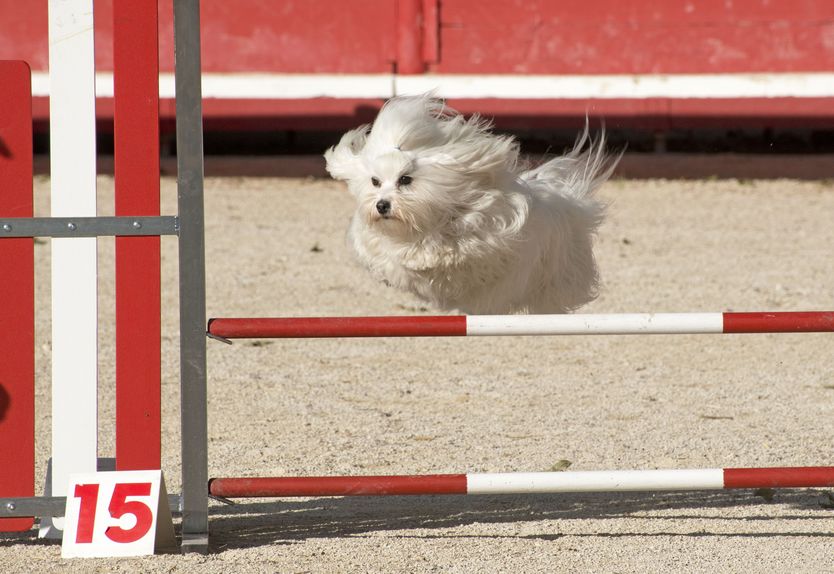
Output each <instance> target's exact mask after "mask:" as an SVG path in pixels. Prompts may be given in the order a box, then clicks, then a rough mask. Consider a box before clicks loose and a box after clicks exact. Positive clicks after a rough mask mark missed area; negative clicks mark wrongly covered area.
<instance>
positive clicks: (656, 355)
mask: <svg viewBox="0 0 834 574" xmlns="http://www.w3.org/2000/svg"><path fill="white" fill-rule="evenodd" d="M99 184H100V186H99V189H100V195H101V199H100V206H101V212H102V214H107V213H108V211H107V210H108V209H111V207H110V206H111V205H112V185H113V184H112V178H111V177H109V176H101V178H100V180H99ZM48 189H49V181H48V179H47V178H46V177H45V176H38V177H36V197H37V201H38V206H39V207H38V210H39V211H40V214H41V215H45V214H47V212H48ZM162 194H163V204H164V211H165V212H166V213H174V212H175V203H176V186H175V181H174V180H173V179H172V178H170V177H165V178H163V191H162ZM602 195H603V196H604V199H605V200H607V201H608V202H609V203H610V210H609V218H608V221H607V222H606V223H605V224H604V226H603V227H602V230H601V232H600V236H599V240H598V243H597V246H598V256H599V262H600V267H601V271H602V277H603V281H604V287H603V291H602V294H601V296H600V297H599V299H598V300H597V301H595V302H594V303H592V304H591V305H589V306H587V307H586V308H585V309H584V310H585V311H587V312H612V313H615V312H632V311H633V312H640V311H658V312H661V311H663V312H673V311H727V310H733V311H744V310H822V309H832V308H834V290H832V289H831V279H832V270H831V250H832V246H834V226H832V225H831V214H832V213H834V185H832V183H831V181H825V180H823V181H817V182H802V181H797V180H740V181H739V180H692V181H682V180H615V181H612V182H610V183H609V184H608V185H607V186H606V187H605V188H604V191H603V194H602ZM206 201H207V204H206V213H207V258H208V284H207V290H208V302H207V304H208V312H209V316H277V315H287V316H303V315H337V314H346V315H377V314H378V315H386V314H427V313H431V312H432V311H431V310H430V309H426V308H425V307H424V306H423V305H422V304H421V303H420V302H419V301H416V300H414V299H413V298H412V297H411V296H409V295H407V294H404V293H400V292H397V291H394V290H392V289H389V288H386V287H385V286H383V285H380V284H377V283H375V282H374V281H373V280H372V279H371V278H370V277H369V276H368V275H367V274H366V273H365V272H364V271H363V270H362V269H360V268H359V267H358V266H357V265H356V264H355V263H354V261H353V259H352V257H351V254H350V253H349V251H348V249H347V247H346V246H345V242H344V235H345V230H346V226H347V222H348V219H349V217H350V214H351V211H352V209H353V204H352V200H351V198H350V197H349V195H348V194H347V192H346V191H345V190H344V189H343V188H342V186H341V184H339V183H336V182H332V181H329V180H324V179H315V178H276V177H257V178H254V177H250V178H246V177H211V178H209V179H208V180H207V182H206ZM99 245H100V267H101V270H102V278H101V280H100V281H101V283H100V293H101V304H100V315H101V321H102V326H101V337H100V347H101V367H100V372H101V398H100V405H99V410H100V418H101V423H100V436H99V441H100V446H99V450H100V453H101V455H102V456H112V453H113V451H114V446H113V420H112V418H113V412H114V400H113V388H112V381H113V376H114V375H113V373H114V364H113V358H114V348H113V306H114V304H113V282H112V275H111V272H112V267H113V262H112V258H113V242H112V240H107V239H102V240H100V243H99ZM48 252H49V245H48V243H46V242H42V243H39V244H38V247H37V255H38V264H37V265H38V269H37V281H38V292H37V300H38V310H37V320H38V334H37V336H38V343H37V350H38V356H37V369H38V380H37V393H38V395H37V401H38V404H37V407H38V409H39V413H41V415H39V416H40V418H38V421H37V433H38V434H37V445H36V448H37V460H38V465H39V466H38V468H37V474H36V476H38V477H42V476H44V473H45V462H46V459H47V458H48V456H49V453H48V448H49V444H50V438H49V436H50V418H49V412H50V410H49V396H50V391H49V371H50V366H49V340H48V337H49V315H48V313H49V310H48V301H49V262H48V259H49V258H48ZM176 266H177V261H176V243H175V241H174V240H173V239H170V238H165V239H163V285H164V286H166V290H165V292H164V294H163V314H164V316H163V396H164V405H165V406H164V413H163V419H164V420H163V440H164V448H163V458H164V460H163V469H164V470H165V472H166V480H167V482H168V488H169V491H171V492H179V488H180V476H179V458H180V455H179V450H180V444H179V426H178V425H179V420H178V408H179V406H178V405H179V389H178V379H177V377H178V350H177V340H178V332H177V325H176V321H177V292H176ZM830 357H831V336H830V335H826V334H809V335H737V336H707V335H703V336H674V337H664V336H645V337H584V336H577V337H563V338H546V337H538V338H534V337H516V338H508V337H507V338H504V337H501V338H483V339H466V340H463V339H390V340H382V339H380V340H361V339H353V340H308V341H292V340H287V341H240V342H237V343H236V344H235V345H233V346H231V347H229V346H226V345H223V344H221V343H217V342H215V341H209V377H210V380H209V397H210V401H209V441H210V442H209V448H210V462H209V466H210V468H209V475H210V476H247V475H250V476H257V475H271V476H278V475H306V474H312V475H314V474H344V473H350V474H386V473H391V474H395V473H404V474H409V473H435V472H437V473H444V472H501V471H546V470H549V469H551V468H552V467H553V465H554V464H556V463H558V461H561V460H567V461H570V462H571V463H572V464H571V466H570V469H569V470H567V472H571V471H573V470H593V469H655V468H713V467H733V466H783V465H785V466H787V465H826V464H832V460H831V439H830V437H831V436H832V434H834V417H832V416H831V415H832V406H831V405H832V403H834V378H832V374H831V368H830ZM831 494H832V493H831V492H830V491H824V490H812V489H808V490H803V489H799V490H785V491H779V492H776V493H772V492H753V491H727V492H692V493H690V492H674V493H654V494H642V493H623V494H593V495H591V494H575V495H559V496H556V495H540V496H482V497H469V498H465V497H454V496H452V497H394V498H367V499H349V498H330V499H285V500H252V501H244V502H241V503H239V504H237V505H235V506H224V505H220V504H216V503H212V506H211V508H210V524H211V535H212V553H211V554H209V555H208V556H196V555H188V556H180V555H162V556H155V557H148V558H142V559H123V560H80V559H76V560H69V561H63V560H62V559H61V558H60V546H59V545H58V544H56V543H54V542H46V541H40V540H37V539H36V537H35V536H34V534H33V533H24V534H20V535H0V562H2V564H3V567H2V570H3V571H5V572H34V571H49V572H135V571H142V572H150V573H162V572H165V573H168V572H192V571H198V570H199V571H200V572H202V573H203V574H210V573H214V572H218V573H219V572H431V571H442V572H478V571H488V572H492V571H501V572H562V571H564V572H669V571H676V572H683V571H687V572H703V571H710V572H714V573H717V572H774V571H777V572H831V571H834V560H833V559H832V554H831V536H832V534H831V533H832V524H834V514H832V513H834V510H832V499H831Z"/></svg>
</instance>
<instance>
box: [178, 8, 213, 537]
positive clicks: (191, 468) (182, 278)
mask: <svg viewBox="0 0 834 574" xmlns="http://www.w3.org/2000/svg"><path fill="white" fill-rule="evenodd" d="M174 42H175V46H176V48H175V50H176V110H177V190H178V211H179V221H180V235H179V289H180V388H181V398H180V401H181V402H180V412H181V421H182V422H181V425H182V551H183V552H207V551H208V436H207V434H208V421H207V418H208V417H207V405H206V402H207V393H206V269H205V222H204V207H203V124H202V121H203V118H202V90H201V86H200V2H199V0H174Z"/></svg>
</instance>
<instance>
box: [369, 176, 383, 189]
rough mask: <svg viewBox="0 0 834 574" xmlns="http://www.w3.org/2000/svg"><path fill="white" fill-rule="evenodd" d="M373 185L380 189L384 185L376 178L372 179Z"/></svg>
mask: <svg viewBox="0 0 834 574" xmlns="http://www.w3.org/2000/svg"><path fill="white" fill-rule="evenodd" d="M371 185H373V186H374V187H379V186H380V185H382V183H381V182H380V181H379V179H377V178H375V177H372V178H371Z"/></svg>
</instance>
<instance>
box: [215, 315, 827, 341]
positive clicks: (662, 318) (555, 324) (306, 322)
mask: <svg viewBox="0 0 834 574" xmlns="http://www.w3.org/2000/svg"><path fill="white" fill-rule="evenodd" d="M813 332H834V311H808V312H778V313H622V314H575V315H468V316H467V315H451V316H433V317H408V316H405V317H394V316H392V317H299V318H260V319H242V318H229V319H223V318H218V319H210V320H209V322H208V334H209V335H211V336H213V337H218V338H222V339H282V338H284V339H286V338H296V339H307V338H325V337H464V336H470V337H472V336H500V335H652V334H653V335H658V334H696V333H713V334H720V333H728V334H729V333H813Z"/></svg>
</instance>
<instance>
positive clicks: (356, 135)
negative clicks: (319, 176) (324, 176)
mask: <svg viewBox="0 0 834 574" xmlns="http://www.w3.org/2000/svg"><path fill="white" fill-rule="evenodd" d="M367 139H368V124H365V125H362V126H359V127H358V128H356V129H353V130H350V131H349V132H347V133H346V134H345V135H343V136H342V139H341V140H340V141H339V143H338V144H336V145H335V146H333V147H332V148H330V149H329V150H327V151H326V152H325V153H324V159H325V161H326V162H327V172H328V173H329V174H330V175H331V176H333V179H341V180H351V179H355V178H357V177H360V176H361V175H362V174H363V173H364V170H363V167H362V162H361V161H360V159H359V155H360V154H361V153H362V149H363V148H364V147H365V142H366V141H367Z"/></svg>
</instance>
